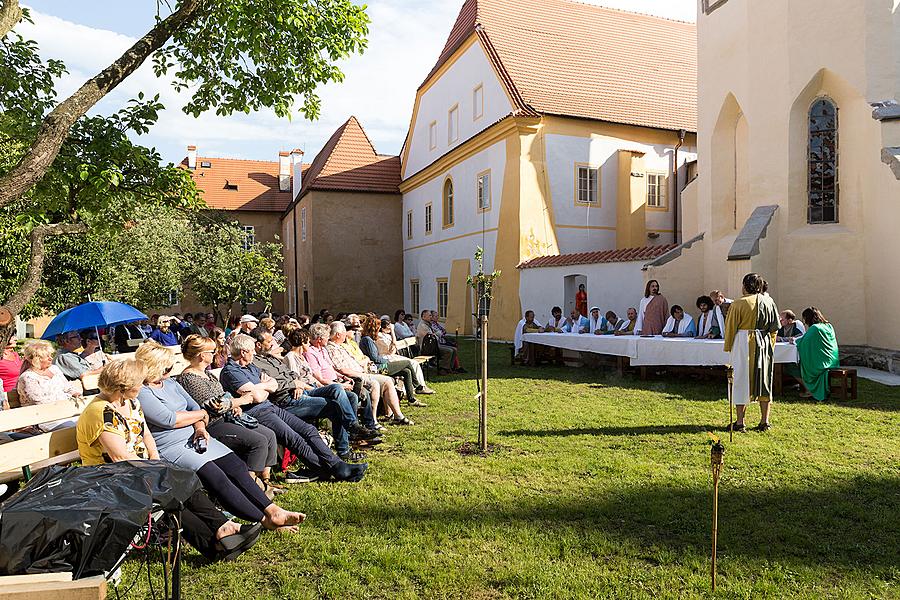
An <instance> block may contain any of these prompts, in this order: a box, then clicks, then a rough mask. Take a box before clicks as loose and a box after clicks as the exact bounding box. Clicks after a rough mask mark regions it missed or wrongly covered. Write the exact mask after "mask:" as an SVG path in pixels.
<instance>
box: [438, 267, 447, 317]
mask: <svg viewBox="0 0 900 600" xmlns="http://www.w3.org/2000/svg"><path fill="white" fill-rule="evenodd" d="M449 300H450V284H449V282H448V281H447V278H446V277H443V278H440V279H438V280H437V310H438V318H439V319H446V318H447V303H448V302H449Z"/></svg>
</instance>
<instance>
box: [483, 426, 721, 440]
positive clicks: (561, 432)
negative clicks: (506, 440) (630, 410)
mask: <svg viewBox="0 0 900 600" xmlns="http://www.w3.org/2000/svg"><path fill="white" fill-rule="evenodd" d="M721 429H724V428H723V427H722V426H721V425H641V426H637V427H584V428H572V429H514V430H511V431H498V432H497V435H501V436H507V437H511V436H527V437H569V436H578V435H610V436H614V435H671V434H679V433H688V434H691V433H706V432H707V431H718V430H721Z"/></svg>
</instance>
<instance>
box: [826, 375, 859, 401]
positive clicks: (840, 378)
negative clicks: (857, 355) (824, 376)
mask: <svg viewBox="0 0 900 600" xmlns="http://www.w3.org/2000/svg"><path fill="white" fill-rule="evenodd" d="M828 384H829V386H830V387H831V395H832V396H833V395H834V394H835V390H839V391H840V394H839V398H840V399H841V400H844V401H846V400H847V399H848V398H849V399H851V400H856V398H857V396H858V392H857V376H856V369H849V368H847V367H838V368H836V369H829V370H828Z"/></svg>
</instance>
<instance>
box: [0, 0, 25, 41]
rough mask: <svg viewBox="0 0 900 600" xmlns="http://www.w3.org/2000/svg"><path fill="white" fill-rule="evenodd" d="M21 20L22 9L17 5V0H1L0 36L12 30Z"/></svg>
mask: <svg viewBox="0 0 900 600" xmlns="http://www.w3.org/2000/svg"><path fill="white" fill-rule="evenodd" d="M21 20H22V9H21V8H20V7H19V0H3V4H2V5H0V38H2V37H4V36H5V35H6V34H7V33H9V32H10V31H12V28H13V27H15V26H16V25H17V24H18V23H19V21H21Z"/></svg>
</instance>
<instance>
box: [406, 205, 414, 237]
mask: <svg viewBox="0 0 900 600" xmlns="http://www.w3.org/2000/svg"><path fill="white" fill-rule="evenodd" d="M412 238H413V216H412V211H411V210H408V211H406V239H408V240H411V239H412Z"/></svg>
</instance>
